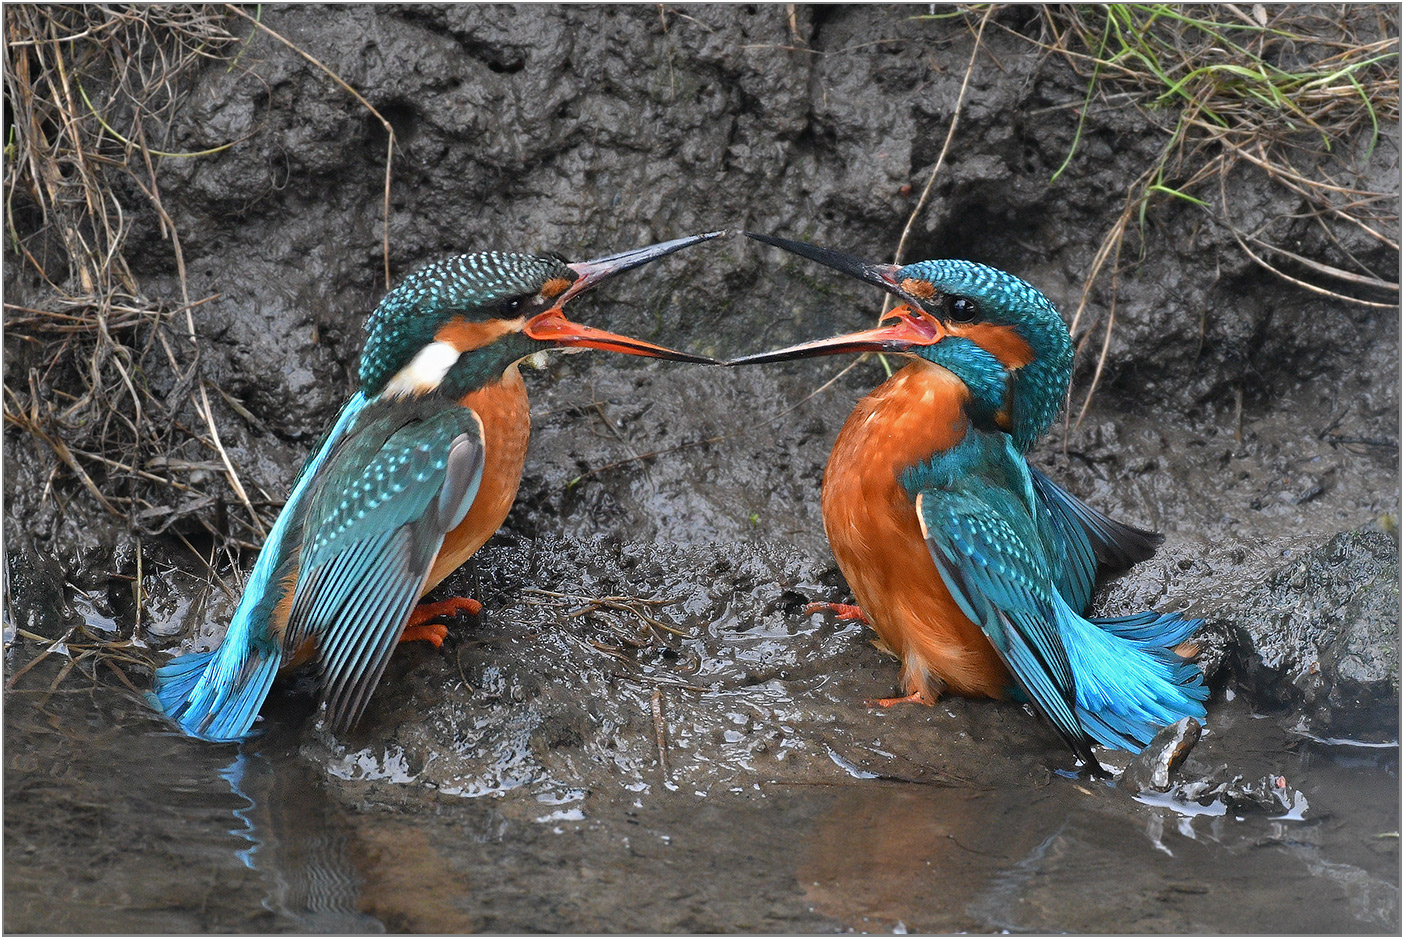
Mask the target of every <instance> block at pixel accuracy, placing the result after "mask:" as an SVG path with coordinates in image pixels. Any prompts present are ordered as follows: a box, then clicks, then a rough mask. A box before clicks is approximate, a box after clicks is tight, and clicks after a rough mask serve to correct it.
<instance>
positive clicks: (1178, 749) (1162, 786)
mask: <svg viewBox="0 0 1404 939" xmlns="http://www.w3.org/2000/svg"><path fill="white" fill-rule="evenodd" d="M1200 730H1201V728H1200V724H1199V721H1197V720H1195V719H1194V718H1192V717H1182V718H1180V719H1179V720H1178V721H1176V722H1175V723H1173V724H1171V725H1170V726H1168V727H1166V728H1164V729H1162V730H1161V731H1160V733H1158V734H1156V735H1155V738H1154V739H1153V740H1151V742H1150V743H1149V744H1147V745H1146V748H1145V749H1144V750H1142V751H1141V752H1140V753H1139V754H1138V755H1137V756H1136V758H1135V759H1133V760H1132V761H1131V763H1130V765H1129V766H1127V767H1126V770H1125V771H1124V772H1123V773H1122V774H1121V782H1120V785H1121V787H1122V788H1123V789H1126V790H1127V791H1129V792H1131V793H1132V794H1133V795H1134V794H1136V793H1140V792H1144V791H1146V790H1147V789H1150V790H1153V791H1155V792H1167V791H1169V789H1170V780H1171V777H1172V776H1174V774H1175V770H1177V769H1179V767H1180V764H1181V763H1183V762H1184V761H1185V757H1186V756H1188V755H1189V752H1190V750H1192V749H1193V748H1194V745H1195V744H1196V743H1198V742H1199V732H1200Z"/></svg>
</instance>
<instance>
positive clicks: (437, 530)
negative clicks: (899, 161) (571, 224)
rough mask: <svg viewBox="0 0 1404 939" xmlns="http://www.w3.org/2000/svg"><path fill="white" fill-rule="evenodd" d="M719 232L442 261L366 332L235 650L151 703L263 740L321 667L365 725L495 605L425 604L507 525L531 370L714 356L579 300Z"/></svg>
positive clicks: (236, 626) (225, 733)
mask: <svg viewBox="0 0 1404 939" xmlns="http://www.w3.org/2000/svg"><path fill="white" fill-rule="evenodd" d="M721 234H723V232H709V233H707V234H702V235H693V236H690V237H687V238H679V239H675V240H673V241H666V242H661V243H659V244H656V245H651V246H648V247H644V248H637V249H635V250H632V251H625V252H623V253H620V254H612V255H609V256H607V257H601V258H596V259H595V260H593V261H584V262H579V263H574V264H571V263H567V262H566V261H564V260H563V259H561V258H559V257H556V256H538V255H533V254H518V253H509V252H500V251H486V252H481V253H476V254H463V255H458V256H455V257H451V258H448V259H446V260H443V261H439V262H436V263H431V264H429V265H427V266H425V267H422V268H420V269H419V270H417V271H415V272H414V273H412V274H410V275H409V276H408V277H406V278H405V279H404V280H403V281H402V282H401V283H400V284H399V285H398V286H397V287H395V288H394V289H393V290H391V291H390V292H389V293H387V294H386V295H385V297H384V299H382V300H381V301H380V303H379V305H378V306H377V307H376V309H375V310H374V312H373V313H372V314H371V315H370V317H369V318H368V320H367V321H366V324H365V328H366V331H367V333H368V335H367V338H366V342H365V346H364V349H363V351H362V353H361V358H360V364H359V374H358V377H359V381H360V388H359V390H357V391H356V392H355V393H354V394H353V395H352V396H351V398H350V400H348V401H347V402H346V404H345V405H344V406H343V407H342V408H341V411H340V412H339V413H338V415H337V417H336V420H335V421H334V422H333V424H332V426H331V428H330V429H329V430H328V431H327V432H326V433H325V434H324V435H323V437H322V439H321V440H320V441H319V442H318V443H317V445H316V446H315V448H314V449H313V452H312V455H311V456H310V457H309V458H308V459H307V462H306V463H305V464H304V465H303V467H302V469H301V471H300V472H299V474H298V476H297V479H296V481H295V482H294V483H293V487H292V491H291V493H290V494H289V496H288V500H287V502H286V503H285V504H284V506H283V509H282V511H281V513H280V514H279V515H278V518H277V521H276V522H275V523H274V525H273V527H272V529H271V531H270V532H269V534H268V538H267V540H266V542H265V543H264V546H263V548H262V550H261V551H260V553H259V557H258V560H257V562H255V564H254V568H253V571H252V572H251V573H250V575H249V579H248V583H247V585H246V586H245V588H244V592H243V595H242V596H241V598H240V600H239V603H238V606H237V607H236V608H235V611H234V615H233V617H232V618H231V621H230V625H229V629H228V630H227V632H226V634H225V636H224V639H223V640H222V642H221V643H220V645H219V646H218V647H217V648H215V649H213V650H211V651H208V652H195V653H190V654H187V655H182V656H179V657H177V658H174V659H172V660H171V661H169V662H167V663H166V664H165V665H163V666H161V667H160V668H158V669H157V670H156V676H155V683H154V687H153V690H152V691H151V692H150V693H149V695H148V697H149V698H150V700H151V701H152V703H153V704H154V705H155V706H156V707H157V708H158V709H159V710H160V711H161V712H163V713H164V714H166V715H167V716H169V717H170V718H171V719H173V720H174V721H175V722H176V723H178V724H179V725H180V727H181V728H182V729H183V730H185V731H186V732H188V733H190V734H192V735H194V736H197V737H202V738H205V739H209V740H221V741H223V740H238V739H240V738H242V737H244V736H246V735H247V734H248V733H249V730H250V728H251V727H252V726H253V722H254V720H255V718H256V717H257V716H258V711H259V708H260V707H261V706H262V704H263V701H264V699H265V698H266V697H267V695H268V692H269V689H270V688H271V686H272V683H273V679H274V677H275V675H277V674H278V673H279V672H280V671H285V670H289V669H292V668H295V667H297V666H299V665H302V664H304V663H307V662H309V661H310V662H313V663H314V664H315V665H316V667H317V669H318V671H319V672H320V695H321V698H322V702H323V704H324V705H325V707H326V714H325V720H326V722H327V724H328V726H329V727H330V728H331V729H332V730H333V731H334V732H337V731H344V730H348V729H350V728H351V727H352V726H353V725H354V724H355V723H356V721H357V719H358V718H359V717H360V715H361V713H362V711H363V710H364V709H365V707H366V703H367V701H368V700H369V698H370V696H371V693H372V692H373V691H374V690H375V687H376V685H377V684H378V683H379V681H380V677H381V675H382V674H383V672H384V671H385V667H386V664H387V663H388V662H389V659H390V654H391V652H392V651H393V650H394V649H395V647H396V645H397V644H398V643H400V642H402V641H408V640H415V639H419V640H427V641H429V642H431V643H432V644H433V645H435V646H436V647H437V646H439V645H440V644H441V643H442V642H443V639H444V637H445V635H446V634H447V627H446V626H444V625H443V624H442V623H436V622H433V620H435V619H437V618H439V617H442V616H445V615H448V614H452V613H457V612H467V613H477V612H479V611H480V610H481V605H480V604H479V603H478V602H477V601H474V600H471V599H468V598H453V599H451V600H447V601H443V602H442V603H439V604H425V605H421V606H418V608H416V603H417V601H418V600H419V598H420V597H422V596H424V595H425V594H426V593H428V592H429V591H430V590H432V589H433V588H434V586H435V585H436V584H438V583H439V582H440V581H441V580H443V579H444V577H446V576H447V575H448V574H449V573H450V572H452V571H453V570H454V569H456V568H457V567H458V566H459V565H461V564H463V563H464V562H465V561H466V560H467V559H468V558H469V557H470V556H471V555H472V554H473V553H474V552H475V551H477V550H478V549H479V548H480V547H482V546H483V544H484V543H485V542H486V541H487V540H488V538H489V537H491V536H492V534H493V533H494V532H495V531H497V529H498V528H499V527H500V526H501V525H502V522H503V520H504V519H505V518H506V517H507V512H508V509H509V508H510V507H511V505H512V501H513V499H514V498H515V497H516V494H517V486H518V485H519V483H520V482H521V473H522V466H523V464H524V462H525V459H526V450H527V439H528V436H529V433H530V415H529V410H528V403H527V393H526V386H525V384H524V383H523V381H522V377H521V374H520V372H519V370H518V368H519V365H520V363H521V362H522V361H523V360H524V359H526V358H528V357H530V356H532V355H533V354H535V353H537V352H539V351H543V350H546V349H551V348H557V347H566V348H576V349H578V348H591V349H604V350H608V351H613V352H621V353H624V354H626V355H642V356H652V357H655V358H660V359H671V360H674V361H679V362H698V363H708V364H716V363H715V361H714V360H713V359H709V358H706V357H704V356H698V355H691V354H688V353H685V352H678V351H675V350H672V349H668V348H665V347H663V346H657V345H654V344H652V343H649V342H644V341H642V340H639V339H634V338H631V337H629V336H622V335H618V334H615V333H610V332H606V331H604V330H601V329H595V328H592V327H589V326H584V325H581V324H578V323H574V322H571V321H570V320H568V319H567V318H566V316H565V313H564V310H563V309H562V308H563V307H564V306H565V304H566V303H567V302H569V301H570V300H571V299H573V298H575V297H577V296H579V295H580V294H582V293H584V292H585V291H587V290H589V289H590V288H592V287H594V286H595V285H597V284H599V283H600V282H601V281H604V280H606V279H607V278H610V277H613V276H614V275H616V274H619V273H621V272H623V271H627V270H630V269H631V268H635V267H638V266H640V265H642V264H647V263H648V262H650V261H654V260H657V259H658V258H661V257H664V256H665V255H669V254H672V253H673V252H674V251H678V250H680V249H682V248H685V247H688V246H689V245H694V244H697V243H698V242H701V241H707V240H709V239H712V238H716V237H718V236H720V235H721Z"/></svg>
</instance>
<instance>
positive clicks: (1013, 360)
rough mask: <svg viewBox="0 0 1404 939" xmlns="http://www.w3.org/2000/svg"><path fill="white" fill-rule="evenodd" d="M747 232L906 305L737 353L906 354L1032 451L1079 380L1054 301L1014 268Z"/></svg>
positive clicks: (767, 356) (770, 356) (766, 357)
mask: <svg viewBox="0 0 1404 939" xmlns="http://www.w3.org/2000/svg"><path fill="white" fill-rule="evenodd" d="M747 234H748V235H750V237H752V238H755V239H756V240H758V241H763V242H765V243H766V244H771V245H775V246H776V247H780V248H784V249H785V250H787V251H791V252H793V253H795V254H799V255H801V256H803V257H807V258H810V259H811V260H814V261H818V262H819V263H821V264H825V265H827V266H829V267H832V268H835V269H836V270H840V271H843V272H844V273H846V274H850V275H852V276H854V277H857V278H859V279H860V280H865V281H867V282H869V283H872V284H875V285H877V286H879V287H881V288H883V289H884V290H886V291H887V292H888V293H891V294H893V295H894V296H896V297H897V298H898V299H899V300H901V301H902V303H900V304H899V305H898V306H897V307H896V308H895V309H893V310H891V311H889V312H888V313H887V314H886V315H885V316H884V317H883V320H884V323H885V324H886V325H883V326H880V327H879V328H877V329H871V330H864V331H862V332H857V333H850V334H848V335H844V336H837V337H835V338H832V339H824V340H820V341H818V342H809V343H803V344H801V345H798V346H791V347H789V348H786V349H778V350H776V351H774V352H767V353H763V354H761V355H755V356H746V357H744V358H741V359H736V360H734V361H733V363H732V364H750V363H756V362H778V361H783V360H785V359H795V358H804V357H807V356H812V355H829V354H834V353H839V352H860V351H879V352H901V353H909V354H911V355H917V356H921V357H922V358H925V359H927V360H929V361H931V362H935V363H936V364H937V365H940V366H942V367H944V368H946V369H948V370H949V371H951V372H952V373H954V374H955V375H956V376H957V377H958V378H960V379H961V381H962V382H964V384H965V386H966V387H967V388H968V389H969V390H970V395H971V400H970V405H969V407H970V409H971V411H972V412H973V413H972V416H973V417H975V418H977V419H981V420H984V421H989V422H992V423H994V424H996V425H997V426H999V427H1000V428H1001V429H1002V430H1005V431H1006V432H1008V433H1009V435H1010V436H1011V437H1012V439H1013V442H1014V445H1015V446H1016V447H1017V448H1018V449H1019V450H1020V451H1024V452H1027V451H1028V450H1029V449H1030V448H1031V447H1032V446H1033V444H1034V441H1036V440H1037V439H1038V438H1039V437H1040V436H1042V434H1043V433H1044V431H1046V430H1047V429H1048V427H1049V425H1051V424H1052V423H1053V418H1054V417H1056V416H1057V413H1058V408H1059V407H1060V406H1061V405H1062V402H1063V397H1064V395H1066V393H1067V389H1068V382H1069V380H1070V379H1071V377H1072V363H1073V344H1072V339H1071V337H1070V336H1069V335H1068V328H1067V326H1066V325H1064V323H1063V318H1062V316H1061V315H1059V313H1058V310H1057V308H1056V307H1054V306H1053V304H1052V303H1051V302H1050V301H1049V300H1048V298H1047V297H1045V296H1044V295H1043V294H1042V293H1040V292H1039V291H1038V290H1037V289H1035V288H1034V287H1033V286H1031V285H1030V284H1028V283H1026V282H1024V281H1023V280H1020V279H1019V278H1017V277H1015V276H1014V275H1012V274H1007V273H1005V272H1004V271H1001V270H998V269H997V268H993V267H989V266H987V265H984V264H978V263H975V262H974V261H960V260H936V261H918V262H916V263H914V264H908V265H906V266H904V267H899V266H897V265H895V264H873V263H870V262H867V261H861V260H858V259H857V258H853V257H851V256H849V255H846V254H841V253H839V252H837V251H831V250H829V249H827V248H820V247H818V246H816V245H810V244H806V243H804V242H798V241H789V240H787V239H783V238H775V237H772V236H769V235H755V234H751V233H749V232H748V233H747Z"/></svg>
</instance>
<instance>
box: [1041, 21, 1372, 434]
mask: <svg viewBox="0 0 1404 939" xmlns="http://www.w3.org/2000/svg"><path fill="white" fill-rule="evenodd" d="M1044 18H1045V22H1046V25H1047V29H1048V32H1049V33H1050V34H1051V35H1052V37H1053V40H1052V42H1047V43H1041V45H1042V46H1043V48H1045V49H1047V50H1049V51H1053V52H1056V53H1058V54H1060V55H1061V56H1063V57H1064V58H1065V59H1066V61H1067V62H1068V63H1069V64H1070V65H1071V66H1072V68H1073V69H1074V70H1076V71H1077V72H1078V74H1080V75H1081V76H1083V77H1084V78H1085V79H1086V80H1087V82H1088V85H1087V96H1086V100H1085V102H1084V105H1083V108H1082V114H1081V117H1080V118H1079V124H1078V130H1077V135H1078V138H1079V139H1080V136H1081V132H1082V128H1083V120H1084V119H1085V117H1086V115H1087V113H1088V111H1089V109H1091V108H1092V107H1094V106H1097V107H1102V108H1112V107H1126V106H1128V105H1130V106H1134V107H1135V108H1137V109H1138V110H1140V111H1141V113H1142V114H1144V115H1145V116H1146V117H1147V118H1148V119H1149V120H1150V122H1151V123H1152V124H1153V125H1154V126H1156V127H1159V128H1160V129H1161V130H1162V131H1163V133H1164V141H1163V146H1162V147H1161V150H1160V154H1159V158H1158V159H1157V160H1156V161H1155V162H1154V163H1153V164H1152V165H1150V166H1147V167H1146V169H1145V172H1144V173H1142V174H1141V176H1140V177H1139V178H1137V179H1136V180H1135V181H1134V182H1132V183H1131V185H1130V186H1129V187H1128V188H1127V190H1126V192H1125V193H1124V195H1123V199H1122V205H1121V209H1120V211H1119V213H1118V215H1117V216H1116V218H1115V220H1114V221H1113V223H1112V225H1111V227H1110V228H1109V229H1108V231H1107V232H1106V234H1105V236H1104V237H1103V239H1102V242H1101V244H1100V246H1099V248H1098V251H1097V253H1096V255H1095V256H1094V257H1093V260H1092V263H1091V265H1090V267H1089V270H1088V274H1087V278H1086V281H1085V284H1084V289H1083V294H1082V299H1081V302H1080V303H1079V305H1078V308H1077V311H1076V313H1075V314H1074V317H1073V329H1074V333H1075V334H1076V331H1077V330H1078V328H1079V326H1083V327H1084V335H1083V340H1084V342H1085V341H1086V339H1087V338H1088V337H1089V336H1090V335H1091V332H1092V327H1093V325H1095V324H1084V323H1083V317H1084V313H1085V312H1086V310H1087V305H1088V300H1089V297H1090V296H1091V294H1092V289H1093V286H1094V285H1095V284H1096V283H1097V282H1098V280H1099V279H1101V278H1103V277H1109V278H1110V281H1111V290H1110V299H1109V303H1108V307H1107V314H1106V318H1105V320H1104V321H1103V324H1102V325H1103V328H1102V348H1101V353H1100V355H1099V357H1098V362H1097V368H1096V372H1095V374H1094V376H1093V379H1092V382H1091V385H1090V387H1089V388H1088V390H1087V392H1086V397H1085V398H1084V400H1083V403H1082V406H1081V410H1080V412H1079V414H1078V418H1079V419H1080V418H1081V416H1082V414H1085V413H1086V410H1087V405H1088V403H1089V402H1090V401H1091V399H1092V394H1093V393H1094V392H1095V390H1096V386H1097V380H1098V379H1099V378H1100V376H1101V372H1102V365H1103V363H1104V362H1105V359H1106V352H1107V348H1108V346H1109V343H1110V339H1111V334H1112V329H1113V325H1114V323H1115V316H1116V283H1117V278H1118V276H1119V274H1120V273H1121V270H1122V266H1123V263H1124V262H1123V258H1124V257H1125V256H1126V254H1127V251H1126V244H1127V236H1128V235H1130V234H1136V235H1139V236H1140V252H1144V251H1145V250H1146V239H1145V237H1144V232H1143V228H1144V225H1145V221H1146V213H1147V210H1148V208H1149V207H1151V206H1152V205H1153V204H1154V203H1155V202H1157V201H1158V200H1168V199H1179V200H1184V201H1187V202H1189V203H1193V204H1195V205H1197V206H1199V207H1200V208H1202V209H1203V210H1204V211H1205V213H1206V214H1207V215H1208V217H1209V218H1210V219H1211V220H1212V223H1213V224H1217V225H1221V226H1224V227H1225V228H1226V229H1227V230H1228V231H1229V232H1230V233H1231V234H1232V236H1233V238H1234V239H1235V241H1236V242H1237V244H1238V245H1239V247H1240V248H1241V249H1242V250H1243V251H1244V252H1245V253H1246V254H1247V255H1248V256H1249V257H1250V258H1251V259H1252V260H1253V262H1254V263H1256V264H1258V265H1260V266H1261V267H1263V268H1264V269H1266V270H1268V271H1270V272H1271V273H1272V274H1273V275H1275V276H1277V277H1279V278H1281V279H1283V280H1285V281H1287V282H1290V283H1292V284H1295V285H1297V286H1298V287H1301V288H1302V289H1304V290H1308V291H1310V292H1312V293H1315V294H1318V295H1322V296H1326V297H1330V298H1332V299H1335V300H1338V301H1340V302H1343V303H1352V304H1360V305H1365V306H1372V307H1382V308H1390V307H1393V306H1396V305H1397V303H1398V291H1399V287H1398V284H1397V283H1396V282H1395V267H1397V258H1398V251H1399V192H1398V189H1397V188H1393V189H1392V190H1391V191H1385V192H1376V191H1370V190H1368V189H1366V188H1363V186H1362V184H1361V182H1360V180H1362V179H1364V178H1366V177H1367V174H1366V167H1365V164H1366V163H1367V162H1368V161H1369V160H1370V158H1371V156H1372V155H1373V151H1374V149H1375V145H1376V143H1377V142H1378V139H1379V135H1380V130H1381V128H1383V127H1387V126H1390V125H1393V126H1396V127H1397V125H1398V122H1399V80H1400V72H1399V55H1398V36H1399V9H1398V7H1396V6H1392V5H1388V6H1387V5H1382V4H1377V5H1355V6H1326V5H1311V6H1305V5H1296V4H1287V5H1272V6H1265V5H1261V4H1253V5H1251V6H1249V5H1234V4H1213V5H1203V6H1197V5H1196V6H1189V5H1171V4H1115V5H1110V6H1090V5H1086V6H1083V5H1073V6H1063V7H1046V8H1045V9H1044ZM1077 158H1078V157H1077V141H1076V140H1075V141H1074V144H1073V149H1072V151H1071V152H1070V153H1069V154H1068V158H1067V161H1065V162H1064V167H1066V166H1067V165H1068V164H1069V163H1070V162H1071V161H1073V160H1076V159H1077ZM1249 166H1250V167H1254V168H1256V169H1257V170H1259V171H1261V172H1263V173H1264V174H1266V175H1267V177H1268V178H1269V179H1271V180H1272V181H1273V183H1275V184H1276V185H1278V186H1280V187H1282V188H1283V189H1285V190H1287V191H1289V192H1290V193H1292V194H1294V195H1295V196H1297V197H1299V199H1298V201H1299V204H1300V205H1301V206H1302V207H1303V209H1302V210H1301V211H1300V212H1298V213H1296V214H1294V215H1293V216H1291V217H1284V218H1281V219H1272V220H1269V221H1268V222H1267V223H1265V224H1261V225H1259V226H1257V227H1256V228H1254V229H1252V230H1249V229H1247V228H1245V227H1244V226H1243V225H1242V223H1241V222H1240V221H1239V220H1238V218H1237V213H1236V212H1235V207H1234V205H1233V204H1232V201H1231V199H1230V196H1229V192H1230V190H1229V187H1228V186H1227V185H1226V181H1227V180H1228V179H1229V177H1230V175H1231V174H1233V173H1234V172H1235V171H1236V170H1239V169H1240V168H1242V167H1249ZM1061 172H1062V168H1060V169H1059V173H1061ZM1054 178H1055V179H1056V178H1057V174H1055V176H1054ZM1302 218H1306V219H1308V220H1309V221H1310V222H1311V224H1313V225H1314V226H1317V227H1319V228H1320V230H1321V232H1322V234H1323V235H1324V238H1325V241H1326V243H1327V244H1330V245H1332V246H1333V247H1334V249H1335V250H1334V251H1333V252H1332V256H1331V257H1316V258H1309V257H1304V256H1302V255H1301V254H1299V253H1297V252H1296V251H1294V250H1293V247H1295V245H1292V246H1289V245H1288V244H1286V243H1283V240H1280V239H1283V238H1285V236H1286V234H1287V233H1288V232H1295V231H1296V230H1297V225H1296V223H1297V222H1298V221H1300V220H1301V219H1302ZM1350 230H1358V231H1359V232H1363V233H1364V234H1365V235H1366V236H1367V238H1368V239H1369V240H1370V241H1373V242H1375V243H1377V244H1379V245H1382V246H1384V247H1386V248H1388V249H1390V250H1391V251H1392V252H1393V257H1394V258H1395V262H1394V263H1393V264H1391V265H1390V267H1389V269H1388V270H1375V269H1372V268H1371V267H1370V266H1369V265H1368V264H1367V263H1365V262H1364V261H1362V260H1361V259H1360V258H1359V257H1357V256H1356V255H1355V254H1354V253H1352V251H1351V250H1350V249H1349V248H1348V247H1347V246H1346V245H1345V244H1343V243H1342V240H1341V234H1342V232H1343V231H1350ZM1275 236H1277V237H1276V238H1275Z"/></svg>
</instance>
